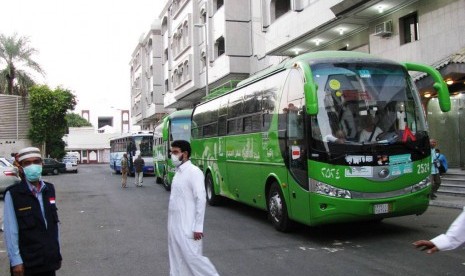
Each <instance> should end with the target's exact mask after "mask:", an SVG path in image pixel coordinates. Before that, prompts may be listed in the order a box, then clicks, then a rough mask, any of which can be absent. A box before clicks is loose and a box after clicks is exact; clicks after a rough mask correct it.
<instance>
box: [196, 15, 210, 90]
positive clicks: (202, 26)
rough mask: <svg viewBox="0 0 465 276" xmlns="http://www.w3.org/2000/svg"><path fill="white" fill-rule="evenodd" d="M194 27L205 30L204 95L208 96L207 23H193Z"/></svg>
mask: <svg viewBox="0 0 465 276" xmlns="http://www.w3.org/2000/svg"><path fill="white" fill-rule="evenodd" d="M194 27H197V28H204V30H205V41H204V44H205V96H208V66H209V58H208V56H209V53H208V30H207V23H206V22H205V23H204V24H194Z"/></svg>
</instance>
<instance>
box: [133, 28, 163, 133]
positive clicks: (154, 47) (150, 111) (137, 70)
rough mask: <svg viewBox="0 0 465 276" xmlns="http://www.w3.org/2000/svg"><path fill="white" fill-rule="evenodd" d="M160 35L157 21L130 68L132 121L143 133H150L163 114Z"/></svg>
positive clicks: (144, 39)
mask: <svg viewBox="0 0 465 276" xmlns="http://www.w3.org/2000/svg"><path fill="white" fill-rule="evenodd" d="M161 53H162V52H161V35H160V24H159V23H158V20H155V22H154V23H153V24H152V26H151V29H150V30H149V31H148V32H147V34H146V35H145V36H141V38H140V40H139V43H138V44H137V46H136V48H135V50H134V52H133V53H132V57H131V61H130V63H129V65H130V80H131V100H130V101H131V120H132V122H133V124H134V125H139V126H140V128H141V129H142V130H146V129H153V128H154V126H155V125H156V124H157V123H158V121H159V120H160V119H161V118H162V117H163V115H164V114H165V113H166V112H165V108H164V106H163V94H164V91H163V86H162V75H161V74H160V72H159V71H160V68H161Z"/></svg>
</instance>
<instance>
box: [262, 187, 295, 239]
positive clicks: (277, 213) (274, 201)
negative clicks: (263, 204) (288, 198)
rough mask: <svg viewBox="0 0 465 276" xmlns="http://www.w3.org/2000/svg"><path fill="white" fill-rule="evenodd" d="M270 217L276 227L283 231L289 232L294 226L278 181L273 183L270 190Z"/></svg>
mask: <svg viewBox="0 0 465 276" xmlns="http://www.w3.org/2000/svg"><path fill="white" fill-rule="evenodd" d="M267 203H268V204H267V205H268V217H269V219H270V220H271V223H272V224H273V226H274V228H276V230H278V231H281V232H288V231H290V230H291V228H292V221H291V220H290V219H289V216H288V213H287V206H286V202H285V201H284V197H283V194H282V192H281V189H280V188H279V185H278V183H276V182H274V183H272V184H271V188H270V191H269V192H268V201H267Z"/></svg>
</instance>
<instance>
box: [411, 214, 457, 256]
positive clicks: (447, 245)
mask: <svg viewBox="0 0 465 276" xmlns="http://www.w3.org/2000/svg"><path fill="white" fill-rule="evenodd" d="M463 243H465V207H464V208H463V212H462V213H461V214H460V215H459V216H458V217H457V218H456V219H455V221H454V222H453V223H452V224H451V226H450V227H449V230H447V233H446V234H441V235H439V236H437V237H436V238H434V239H432V240H430V241H427V240H420V241H416V242H414V243H413V244H414V245H415V246H416V247H421V248H422V250H426V249H427V251H426V252H427V253H428V254H432V253H435V252H438V251H446V250H452V249H456V248H457V247H459V246H460V245H462V244H463Z"/></svg>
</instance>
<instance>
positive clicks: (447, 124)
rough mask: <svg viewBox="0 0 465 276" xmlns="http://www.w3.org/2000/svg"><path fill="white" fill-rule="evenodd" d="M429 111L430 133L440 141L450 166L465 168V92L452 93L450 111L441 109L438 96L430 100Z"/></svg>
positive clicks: (439, 143)
mask: <svg viewBox="0 0 465 276" xmlns="http://www.w3.org/2000/svg"><path fill="white" fill-rule="evenodd" d="M454 94H455V93H454ZM427 112H428V113H427V120H428V125H429V135H430V137H431V138H434V139H436V140H437V141H438V148H439V149H440V150H441V153H443V154H444V155H445V156H446V158H447V161H448V162H449V167H452V168H454V167H455V168H458V167H460V168H462V169H465V92H461V93H457V94H455V95H451V110H450V111H449V112H446V113H444V112H442V111H441V110H440V108H439V104H438V99H437V98H433V99H431V100H430V101H429V102H428V104H427Z"/></svg>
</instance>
